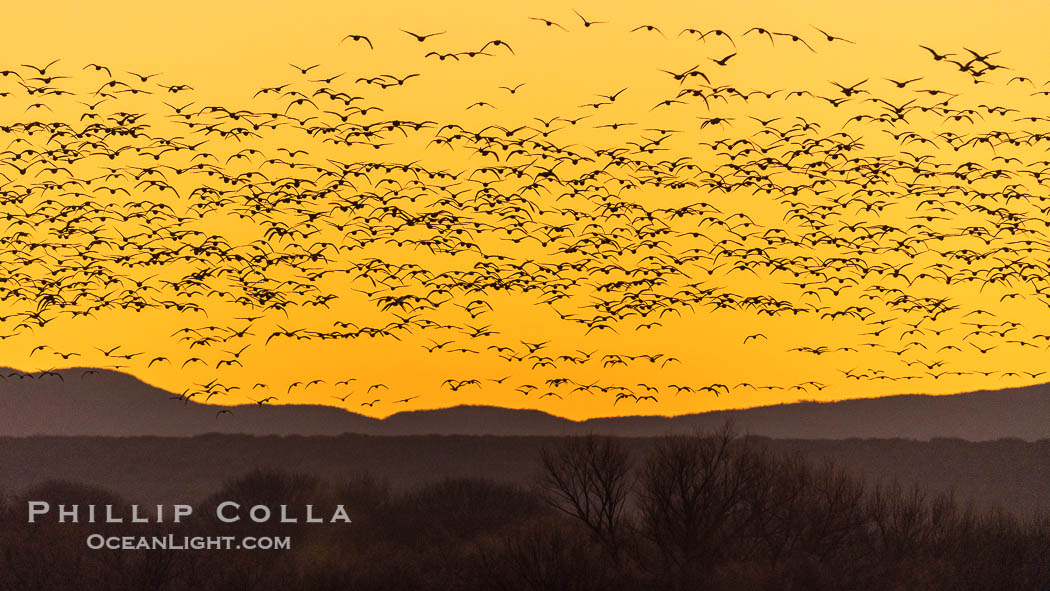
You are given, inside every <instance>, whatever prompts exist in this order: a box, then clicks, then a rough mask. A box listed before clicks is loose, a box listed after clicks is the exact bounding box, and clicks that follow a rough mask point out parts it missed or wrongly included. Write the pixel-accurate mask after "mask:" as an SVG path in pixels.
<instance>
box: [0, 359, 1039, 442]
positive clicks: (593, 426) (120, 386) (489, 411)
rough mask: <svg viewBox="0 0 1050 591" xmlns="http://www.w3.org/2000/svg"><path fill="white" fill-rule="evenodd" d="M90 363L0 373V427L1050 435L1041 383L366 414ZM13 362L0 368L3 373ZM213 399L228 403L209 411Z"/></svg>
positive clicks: (94, 432)
mask: <svg viewBox="0 0 1050 591" xmlns="http://www.w3.org/2000/svg"><path fill="white" fill-rule="evenodd" d="M88 369H89V368H70V369H64V370H59V371H58V372H57V373H58V374H60V375H61V376H62V378H61V379H60V378H58V377H56V376H53V375H46V376H42V377H40V376H39V374H34V377H27V378H19V377H7V378H6V381H2V382H0V436H8V437H24V436H31V435H64V436H70V435H85V436H121V437H127V436H142V435H146V436H163V437H184V436H193V435H201V434H205V433H241V434H251V435H339V434H343V433H360V434H367V435H429V434H437V435H519V436H520V435H534V436H557V435H570V434H578V433H592V432H593V433H601V434H609V435H621V436H629V437H648V436H655V435H663V434H666V433H688V432H691V431H694V430H697V429H700V430H711V429H714V428H717V427H718V426H719V425H721V424H723V423H724V422H725V421H726V420H732V421H733V423H734V424H735V425H736V427H737V430H738V431H740V432H744V433H750V434H753V435H762V436H766V437H774V438H790V439H844V438H850V437H859V438H906V439H920V440H927V439H931V438H937V437H954V438H960V439H969V440H974V441H980V440H994V439H1000V438H1020V439H1025V440H1030V441H1034V440H1038V439H1046V438H1050V384H1041V385H1036V386H1029V387H1024V388H1010V389H1004V390H994V391H987V390H985V391H979V392H969V393H965V394H953V395H944V396H927V395H902V396H886V397H880V398H862V399H853V400H844V401H840V402H825V403H819V402H798V403H791V404H780V405H774V406H764V407H756V408H750V409H744V410H729V411H716V412H707V413H698V414H690V415H680V416H675V417H652V416H633V417H610V418H597V419H590V420H586V421H572V420H568V419H564V418H560V417H556V416H553V415H549V414H547V413H544V412H541V411H535V410H515V409H506V408H498V407H491V406H456V407H452V408H445V409H438V410H426V411H412V412H400V413H397V414H394V415H391V416H389V417H387V418H386V419H374V418H370V417H366V416H363V415H360V414H357V413H353V412H349V411H346V410H343V409H340V408H336V407H330V406H322V405H264V406H258V405H254V404H250V405H241V406H234V407H225V406H217V405H211V404H203V403H197V402H189V403H183V402H182V401H179V400H172V398H173V397H174V394H172V393H171V392H167V391H165V390H162V389H160V388H155V387H153V386H150V385H149V384H146V383H144V382H142V381H140V380H138V379H137V378H135V377H133V376H130V375H127V374H124V373H120V372H116V371H109V370H94V371H96V372H97V373H90V374H88V375H84V372H85V371H88ZM15 371H16V370H11V369H5V368H0V373H2V374H3V375H4V376H6V375H7V374H10V373H13V372H15ZM219 410H231V411H232V414H223V415H221V416H216V413H217V412H218V411H219Z"/></svg>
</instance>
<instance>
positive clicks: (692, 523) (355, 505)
mask: <svg viewBox="0 0 1050 591" xmlns="http://www.w3.org/2000/svg"><path fill="white" fill-rule="evenodd" d="M539 465H540V466H541V469H540V470H539V471H538V472H537V474H536V477H535V479H534V481H533V483H532V485H531V486H528V487H523V486H517V485H512V484H505V483H497V482H494V481H490V480H485V479H477V478H451V479H444V480H439V481H434V482H430V483H428V484H425V485H422V486H418V487H416V488H413V489H407V490H395V489H393V488H391V487H390V486H389V485H388V484H386V483H385V482H383V481H381V480H378V479H373V478H369V477H361V476H356V477H354V478H353V479H351V480H348V481H343V482H337V481H334V480H326V479H322V478H319V477H316V476H312V475H307V474H300V473H291V472H283V471H274V470H255V471H253V472H251V473H248V474H246V475H245V476H243V477H241V478H239V479H237V480H235V481H232V482H230V483H228V484H227V485H225V486H224V487H223V488H222V490H219V491H216V492H215V493H214V494H213V495H211V496H210V497H209V498H208V499H206V500H205V501H203V502H202V503H200V504H199V505H198V506H197V507H195V512H194V516H193V517H192V518H190V519H189V520H187V521H186V522H185V523H183V524H179V525H175V524H170V523H163V524H156V523H150V524H137V525H130V524H109V525H106V524H87V523H80V524H68V523H67V524H58V523H55V522H54V519H53V518H45V519H44V520H43V521H42V522H41V523H36V524H29V523H27V506H26V503H27V501H28V500H42V501H47V502H50V503H51V504H52V505H53V506H54V505H58V504H60V503H64V504H74V503H78V504H81V505H87V504H95V505H105V504H112V505H114V506H117V507H126V505H127V503H126V501H124V500H122V499H120V498H119V497H117V496H116V495H115V494H113V493H111V492H108V491H106V490H103V489H99V488H93V487H89V486H85V485H79V484H73V483H69V482H64V481H50V482H46V483H43V484H40V485H38V486H36V487H34V488H33V489H31V490H28V491H25V492H23V493H21V494H19V495H9V496H6V497H4V498H3V502H2V504H0V590H8V589H10V590H12V591H14V590H17V591H31V590H37V589H39V590H54V589H83V590H94V589H106V590H122V589H128V590H132V589H134V590H140V589H157V590H167V589H171V590H183V589H185V590H189V589H195V590H197V589H199V590H212V589H214V590H220V589H222V590H229V589H252V590H264V591H265V590H269V589H274V590H281V591H287V590H289V589H310V590H312V589H319V590H326V589H332V590H336V589H340V590H341V589H389V590H399V591H410V590H413V589H442V590H444V589H450V590H451V589H463V590H467V589H479V590H481V589H507V590H511V589H514V590H516V589H532V590H537V591H539V590H544V591H546V590H561V589H564V590H587V589H595V590H599V589H601V590H610V589H613V590H615V589H625V590H627V589H630V590H638V589H642V590H644V589H653V590H656V589H683V590H684V589H725V590H730V589H732V590H749V589H769V590H787V589H799V590H803V589H805V590H821V589H828V590H832V589H833V590H850V589H857V590H871V589H933V590H938V589H944V590H949V589H950V590H965V589H973V590H982V591H983V590H996V589H1003V590H1007V589H1009V590H1026V589H1032V590H1036V589H1047V588H1050V553H1048V552H1047V551H1046V550H1047V548H1050V519H1048V518H1046V517H1043V518H1036V519H1024V520H1022V519H1019V518H1017V517H1014V516H1013V515H1012V514H1010V513H1007V512H1004V511H988V510H983V509H981V510H978V509H974V508H973V507H969V506H961V504H960V503H958V502H956V501H955V500H954V499H953V497H952V496H951V495H948V494H929V493H927V492H925V491H924V490H923V489H921V488H918V487H905V486H901V485H898V484H896V483H893V482H881V483H875V484H871V483H868V482H866V481H864V480H861V479H859V478H858V477H856V476H854V475H852V474H850V473H847V472H845V471H843V470H841V469H839V468H837V467H836V466H834V465H832V464H830V463H824V464H816V463H813V462H810V461H807V460H805V459H804V458H803V457H802V456H801V455H799V454H789V453H784V452H782V451H773V450H771V449H770V448H769V447H768V446H766V445H763V444H762V442H761V441H760V440H753V439H748V438H741V437H736V436H734V435H733V434H732V432H731V431H729V430H728V429H726V430H723V431H721V432H718V433H715V434H700V435H695V436H689V437H668V438H665V439H663V440H661V441H659V442H658V443H657V444H656V445H654V446H651V447H649V448H647V449H645V450H638V449H632V448H631V447H629V446H626V445H625V444H624V441H623V440H619V439H615V438H604V437H578V438H569V439H564V440H560V441H558V442H557V443H554V444H551V445H549V446H547V447H546V448H544V450H543V454H542V459H541V461H540V462H539ZM227 500H231V501H236V502H238V503H240V504H241V505H242V506H243V507H250V506H253V505H257V504H264V505H267V506H270V507H277V506H278V505H281V504H285V505H289V506H291V507H293V508H295V507H303V506H304V505H306V504H312V505H314V506H315V507H317V508H319V511H317V514H319V515H322V516H324V517H328V516H330V514H331V511H330V508H332V507H334V506H336V505H343V506H345V507H346V510H347V513H348V514H349V516H350V518H351V519H352V520H353V523H352V524H345V523H325V524H304V523H298V524H282V523H277V522H276V520H274V521H271V522H268V523H265V524H255V523H251V522H249V521H248V520H247V519H243V520H242V521H241V522H239V523H237V524H226V523H220V522H219V521H218V520H216V519H215V518H214V507H215V506H216V505H217V504H218V503H220V502H222V501H227ZM126 513H127V512H126V510H125V511H124V514H125V515H126ZM298 513H299V514H300V516H301V514H302V511H301V510H298ZM241 514H242V515H245V516H246V515H247V513H246V511H244V510H242V511H241ZM96 533H100V534H103V535H116V536H128V535H134V536H153V535H167V534H174V535H176V536H183V535H192V536H246V535H250V536H267V535H272V536H289V537H290V538H291V540H292V548H291V549H290V550H272V551H263V550H252V551H246V550H228V551H226V550H223V551H219V550H202V551H191V550H188V551H170V550H169V551H163V550H157V551H152V550H141V551H126V550H125V551H110V550H90V549H88V548H87V546H86V538H87V536H88V535H90V534H96Z"/></svg>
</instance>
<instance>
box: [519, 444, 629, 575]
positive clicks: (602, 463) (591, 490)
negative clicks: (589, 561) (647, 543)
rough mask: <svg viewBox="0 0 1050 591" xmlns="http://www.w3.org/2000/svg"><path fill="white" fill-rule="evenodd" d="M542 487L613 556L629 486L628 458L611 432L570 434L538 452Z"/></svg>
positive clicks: (617, 552) (618, 543)
mask: <svg viewBox="0 0 1050 591" xmlns="http://www.w3.org/2000/svg"><path fill="white" fill-rule="evenodd" d="M542 462H543V473H542V475H541V477H540V482H539V484H540V486H541V487H542V488H543V489H544V491H545V492H546V493H547V494H546V495H545V497H546V498H547V501H548V502H549V503H550V504H551V505H552V506H553V507H555V508H556V509H558V510H559V511H562V512H564V513H566V514H568V515H571V516H573V517H575V518H577V519H579V520H580V521H581V522H582V523H583V524H584V525H585V526H586V527H587V529H589V530H590V531H591V533H593V534H594V536H595V538H596V539H597V540H598V541H599V542H600V543H601V544H602V545H603V546H604V547H605V548H606V550H608V551H609V552H610V553H611V554H612V556H613V557H614V558H618V557H619V555H620V550H621V542H622V540H623V528H624V519H625V518H624V510H625V507H626V504H627V499H628V496H629V495H630V492H631V488H632V478H631V465H630V457H629V454H628V452H627V450H626V449H625V448H624V446H623V443H622V442H620V441H619V440H617V439H614V438H611V437H600V436H596V435H586V436H582V437H571V438H568V439H566V440H565V442H564V443H562V444H561V445H559V446H557V447H555V448H544V449H543V452H542Z"/></svg>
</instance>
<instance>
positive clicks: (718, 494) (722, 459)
mask: <svg viewBox="0 0 1050 591" xmlns="http://www.w3.org/2000/svg"><path fill="white" fill-rule="evenodd" d="M735 439H736V437H735V435H734V433H733V430H732V427H731V426H729V425H726V426H724V427H723V428H722V429H721V430H720V431H718V432H716V433H714V434H712V435H703V434H697V435H693V436H690V437H667V438H665V439H664V440H663V441H662V442H660V443H659V444H658V445H657V446H656V448H655V449H654V450H653V452H652V453H651V454H650V457H649V458H648V459H647V461H646V465H645V470H644V473H643V475H642V477H641V486H640V491H639V506H640V507H639V508H640V511H641V518H642V525H643V529H644V531H645V532H646V533H647V534H648V536H649V538H650V539H651V540H652V541H653V542H654V543H655V544H656V545H657V547H659V549H660V550H661V552H662V553H663V555H664V557H665V559H667V560H668V561H669V562H670V563H671V564H673V565H676V566H688V567H689V568H692V567H695V566H700V565H702V564H705V563H711V562H712V561H716V560H718V559H719V558H720V557H721V556H722V555H723V553H724V552H725V551H726V549H727V544H730V543H731V544H738V543H739V542H740V541H741V540H743V539H744V538H745V531H746V530H747V529H748V528H749V527H750V526H751V520H752V519H753V518H754V517H755V515H756V514H757V513H758V512H757V511H756V510H755V509H756V508H755V507H753V506H752V505H753V503H752V500H753V499H755V498H756V494H755V491H756V489H757V486H758V485H759V484H761V483H762V482H763V481H764V480H767V479H765V478H763V477H762V475H763V474H764V473H765V472H766V470H764V468H766V467H767V466H766V465H765V463H764V462H763V461H762V456H761V454H759V453H758V452H757V451H756V450H754V449H751V448H750V447H748V446H747V445H744V444H743V443H742V442H738V443H741V444H740V445H735V446H734V440H735Z"/></svg>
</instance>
